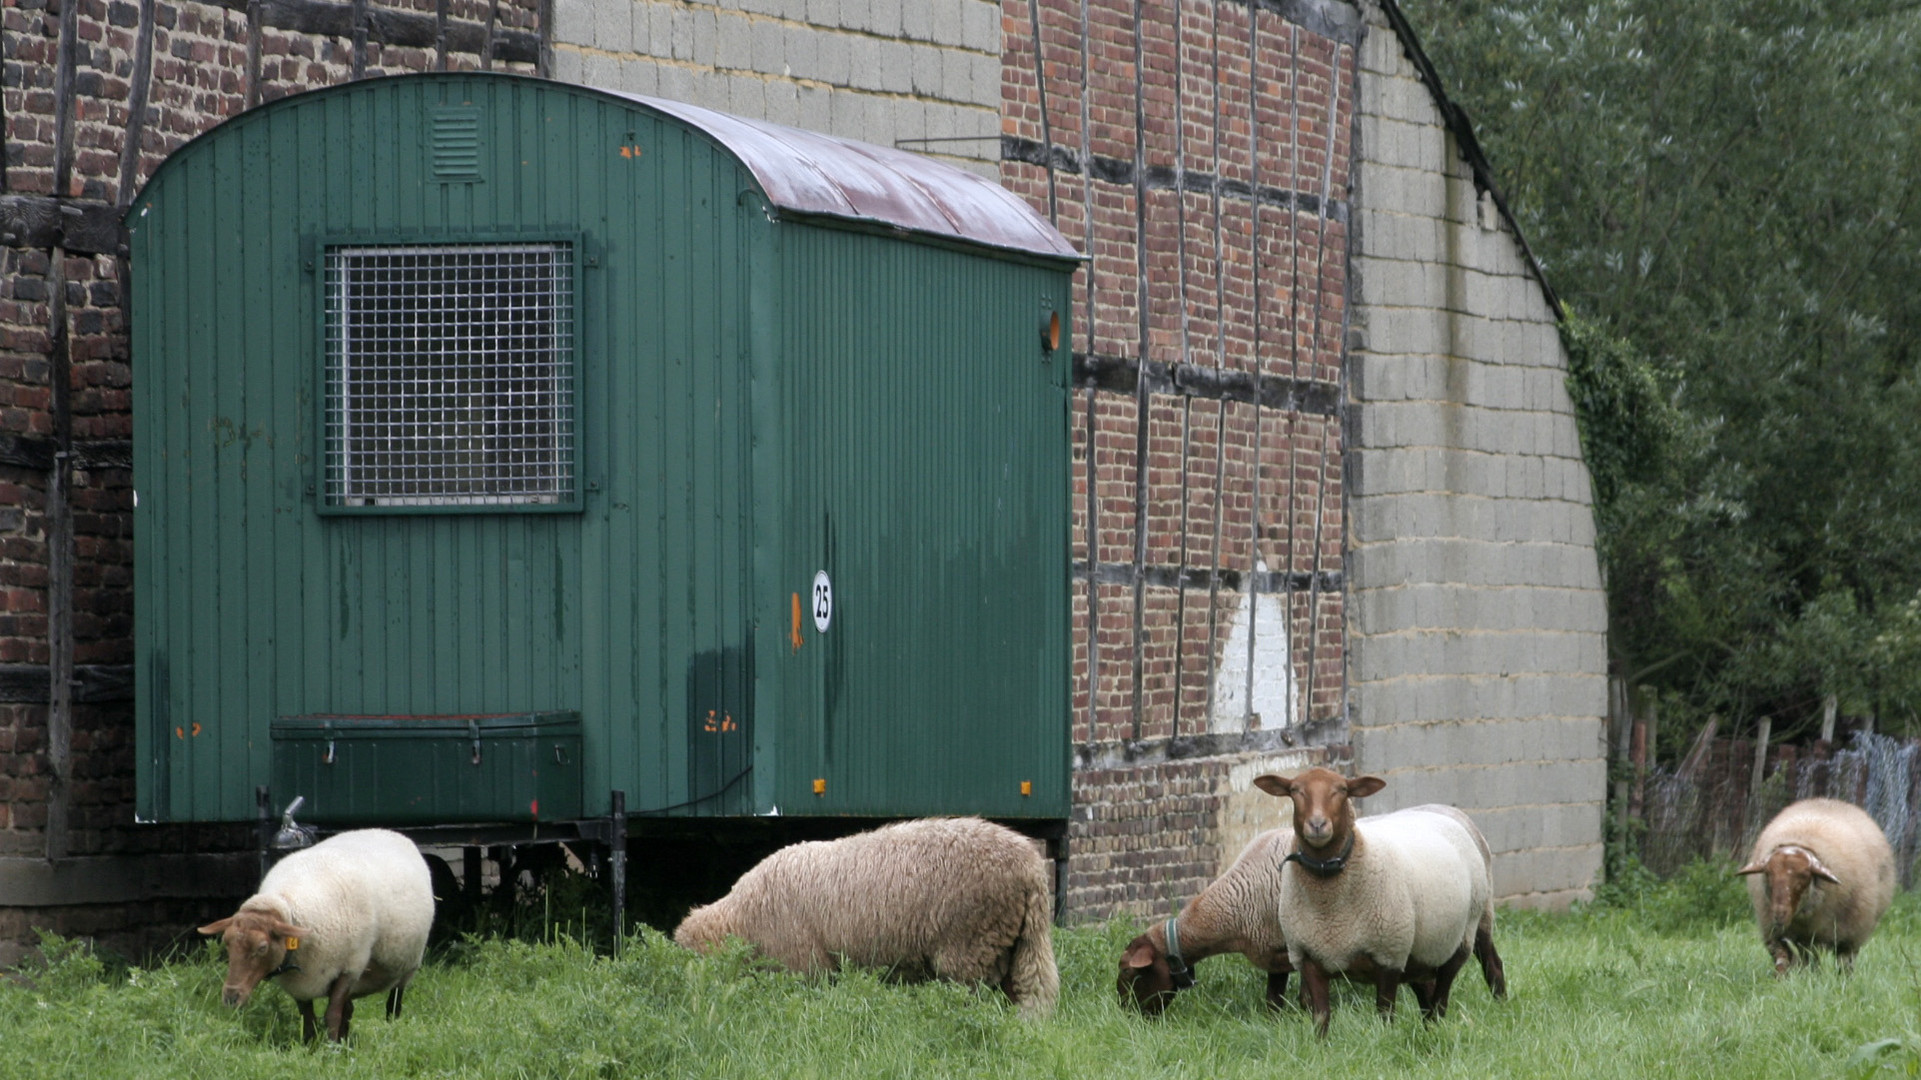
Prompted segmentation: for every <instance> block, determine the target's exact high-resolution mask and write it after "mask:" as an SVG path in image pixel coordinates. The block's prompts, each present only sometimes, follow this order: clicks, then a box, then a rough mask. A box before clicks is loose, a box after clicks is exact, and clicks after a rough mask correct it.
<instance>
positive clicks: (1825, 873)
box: [1808, 851, 1841, 885]
mask: <svg viewBox="0 0 1921 1080" xmlns="http://www.w3.org/2000/svg"><path fill="white" fill-rule="evenodd" d="M1808 871H1809V872H1810V873H1812V874H1813V875H1814V876H1815V877H1818V878H1820V879H1821V880H1822V881H1825V882H1828V883H1829V884H1831V885H1839V884H1841V879H1840V878H1838V877H1835V876H1834V871H1832V870H1830V869H1828V866H1827V864H1826V863H1824V862H1822V861H1821V860H1820V859H1818V858H1816V857H1815V855H1814V853H1813V852H1811V851H1810V852H1808Z"/></svg>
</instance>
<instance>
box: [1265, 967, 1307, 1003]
mask: <svg viewBox="0 0 1921 1080" xmlns="http://www.w3.org/2000/svg"><path fill="white" fill-rule="evenodd" d="M1303 978H1305V976H1303ZM1267 1007H1268V1008H1269V1009H1271V1010H1273V1011H1274V1012H1280V1011H1281V1010H1282V1009H1285V1008H1287V972H1285V971H1281V972H1272V971H1270V972H1268V975H1267Z"/></svg>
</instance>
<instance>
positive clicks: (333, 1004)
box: [327, 973, 354, 1042]
mask: <svg viewBox="0 0 1921 1080" xmlns="http://www.w3.org/2000/svg"><path fill="white" fill-rule="evenodd" d="M353 984H354V977H353V976H352V975H349V974H345V973H343V974H342V975H341V976H340V977H339V978H337V979H335V980H334V981H333V985H332V986H330V987H328V988H327V1038H329V1039H331V1040H333V1041H334V1042H339V1041H340V1040H342V1039H344V1038H346V1037H347V1010H348V1008H350V1006H349V1005H348V1001H349V1000H350V999H349V998H348V997H347V992H348V991H349V990H351V989H353Z"/></svg>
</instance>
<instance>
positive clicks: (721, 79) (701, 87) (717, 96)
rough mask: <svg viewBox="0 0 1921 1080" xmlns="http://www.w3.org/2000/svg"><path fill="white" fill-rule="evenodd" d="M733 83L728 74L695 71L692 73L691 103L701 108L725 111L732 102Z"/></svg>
mask: <svg viewBox="0 0 1921 1080" xmlns="http://www.w3.org/2000/svg"><path fill="white" fill-rule="evenodd" d="M732 90H733V83H732V80H731V78H730V77H729V76H727V75H723V74H720V73H719V72H711V71H697V72H695V73H694V99H693V104H695V105H699V106H700V107H701V108H703V109H713V110H715V111H717V112H727V111H729V109H730V107H731V106H732V104H733V97H732Z"/></svg>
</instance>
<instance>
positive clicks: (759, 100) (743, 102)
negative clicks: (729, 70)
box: [726, 75, 767, 119]
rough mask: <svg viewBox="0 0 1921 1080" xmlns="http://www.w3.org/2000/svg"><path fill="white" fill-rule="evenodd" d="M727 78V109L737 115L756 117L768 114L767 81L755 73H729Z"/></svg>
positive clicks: (763, 116) (759, 117)
mask: <svg viewBox="0 0 1921 1080" xmlns="http://www.w3.org/2000/svg"><path fill="white" fill-rule="evenodd" d="M726 78H727V111H728V112H730V113H733V114H734V115H735V116H751V117H754V118H756V119H762V118H765V117H766V115H767V93H766V87H767V82H766V80H764V79H761V78H759V77H758V76H754V75H729V76H727V77H726Z"/></svg>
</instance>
